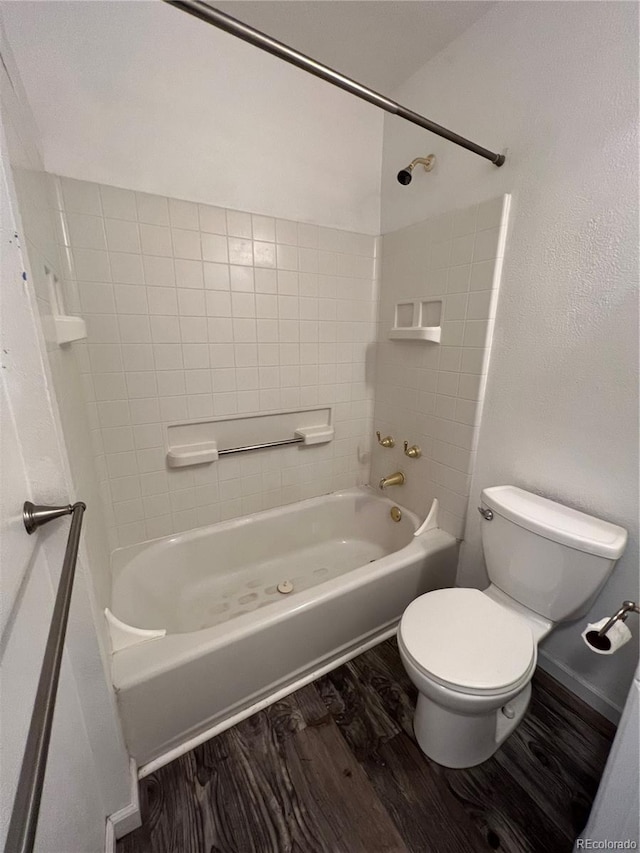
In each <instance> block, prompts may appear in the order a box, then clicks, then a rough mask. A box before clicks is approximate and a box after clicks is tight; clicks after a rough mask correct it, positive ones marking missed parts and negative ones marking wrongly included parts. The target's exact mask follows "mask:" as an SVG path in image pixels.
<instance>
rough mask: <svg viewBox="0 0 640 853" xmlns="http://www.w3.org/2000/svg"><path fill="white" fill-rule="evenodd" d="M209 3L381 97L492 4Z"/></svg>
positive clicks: (436, 0) (455, 0)
mask: <svg viewBox="0 0 640 853" xmlns="http://www.w3.org/2000/svg"><path fill="white" fill-rule="evenodd" d="M213 5H214V6H215V7H216V8H218V9H220V10H222V11H223V12H226V13H227V14H229V15H233V16H234V17H236V18H238V19H240V20H241V21H243V22H244V23H246V24H249V25H250V26H253V27H255V28H256V29H259V30H262V31H263V32H265V33H267V35H270V36H273V37H274V38H277V39H279V40H280V41H283V42H284V43H285V44H288V45H290V46H291V47H293V48H296V49H297V50H299V51H300V52H302V53H306V54H308V55H309V56H311V57H313V58H314V59H317V60H319V61H320V62H323V63H324V64H325V65H329V66H330V67H332V68H335V69H336V70H337V71H341V72H342V73H343V74H346V75H347V76H350V77H353V78H355V79H356V80H357V81H358V82H360V83H364V84H365V85H368V86H370V87H371V88H373V89H378V90H379V91H381V92H382V93H383V94H385V93H388V92H391V91H393V90H394V89H395V88H396V86H398V85H399V84H400V83H402V82H403V81H404V80H406V79H407V78H408V77H410V76H411V75H412V74H414V73H415V72H416V71H417V70H418V69H419V68H420V67H421V66H422V65H424V64H425V62H428V60H429V59H431V57H432V56H435V54H436V53H438V52H439V51H441V50H442V49H443V48H444V47H446V45H448V44H449V43H450V42H451V41H453V40H454V39H455V38H457V36H459V35H460V34H461V33H463V32H464V31H465V30H466V29H468V28H469V27H470V26H471V25H472V24H473V23H474V22H475V21H477V20H478V18H480V17H482V15H484V14H485V13H486V12H488V11H489V9H490V8H491V7H492V6H494V5H495V4H494V3H492V2H488V0H227V2H216V0H213ZM203 26H204V25H203Z"/></svg>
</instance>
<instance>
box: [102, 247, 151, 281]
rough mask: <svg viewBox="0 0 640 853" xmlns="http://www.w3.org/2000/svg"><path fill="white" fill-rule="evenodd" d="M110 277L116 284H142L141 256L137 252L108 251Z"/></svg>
mask: <svg viewBox="0 0 640 853" xmlns="http://www.w3.org/2000/svg"><path fill="white" fill-rule="evenodd" d="M109 263H110V265H111V277H112V279H113V281H114V282H117V283H118V284H144V270H143V266H142V257H141V255H139V254H130V253H123V252H109Z"/></svg>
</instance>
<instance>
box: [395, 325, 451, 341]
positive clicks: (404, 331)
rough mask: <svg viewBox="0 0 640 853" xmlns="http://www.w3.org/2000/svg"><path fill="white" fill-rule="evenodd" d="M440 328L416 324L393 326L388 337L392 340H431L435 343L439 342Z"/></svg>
mask: <svg viewBox="0 0 640 853" xmlns="http://www.w3.org/2000/svg"><path fill="white" fill-rule="evenodd" d="M441 333H442V328H441V327H440V326H416V327H415V328H414V327H409V328H400V329H398V328H396V327H394V328H393V329H391V331H390V332H389V337H390V338H391V339H392V340H404V341H433V342H434V343H436V344H439V343H440V335H441Z"/></svg>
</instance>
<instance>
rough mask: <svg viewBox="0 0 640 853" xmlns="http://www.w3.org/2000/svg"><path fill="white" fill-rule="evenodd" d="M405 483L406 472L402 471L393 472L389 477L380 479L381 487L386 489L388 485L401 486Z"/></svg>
mask: <svg viewBox="0 0 640 853" xmlns="http://www.w3.org/2000/svg"><path fill="white" fill-rule="evenodd" d="M403 483H404V474H403V473H402V471H396V473H395V474H391V476H389V477H383V478H382V479H381V480H380V488H381V489H386V488H387V486H401V485H402V484H403Z"/></svg>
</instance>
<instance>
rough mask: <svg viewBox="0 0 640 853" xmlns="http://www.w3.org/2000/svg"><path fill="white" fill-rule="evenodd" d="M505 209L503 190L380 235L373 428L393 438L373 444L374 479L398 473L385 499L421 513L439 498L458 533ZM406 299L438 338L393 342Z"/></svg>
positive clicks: (442, 517) (446, 523)
mask: <svg viewBox="0 0 640 853" xmlns="http://www.w3.org/2000/svg"><path fill="white" fill-rule="evenodd" d="M508 211H509V198H508V196H499V197H498V198H495V199H491V200H489V201H486V202H484V203H483V204H480V205H475V204H474V205H471V206H470V207H465V208H462V209H461V210H457V211H443V212H442V213H440V214H439V215H438V216H435V217H431V218H430V219H427V220H424V221H423V222H419V223H417V224H416V225H412V226H409V227H407V228H401V229H400V230H399V231H394V232H392V233H391V234H386V235H385V236H384V238H383V240H382V278H381V282H380V312H379V323H378V340H377V343H376V372H375V394H374V399H375V410H374V429H375V430H379V431H380V432H381V433H382V434H383V435H387V434H390V435H392V436H393V437H394V439H395V442H396V444H395V447H394V448H385V447H382V446H381V445H379V444H375V443H374V445H373V455H372V464H371V483H372V485H374V486H376V485H377V484H378V483H379V481H380V478H381V477H383V476H388V475H389V474H391V473H392V472H393V471H396V470H400V471H402V472H403V473H404V474H405V477H406V480H405V482H404V483H403V485H402V488H400V489H398V488H390V489H389V491H388V495H389V497H390V498H392V499H393V498H395V497H396V496H397V500H398V502H399V503H402V504H403V505H404V506H407V507H409V508H410V509H412V510H413V511H414V512H416V513H417V514H418V516H419V517H420V518H426V516H427V513H428V512H429V509H430V507H431V503H432V501H433V499H434V498H437V499H438V502H439V512H438V523H439V525H440V527H442V528H443V529H444V530H446V531H447V532H448V533H451V534H452V535H453V536H455V537H457V538H459V539H460V538H462V535H463V532H464V523H465V516H466V510H467V502H468V498H469V488H470V485H471V473H472V471H473V468H474V465H475V458H476V447H477V441H478V428H479V424H480V419H481V415H482V403H483V399H484V389H485V385H486V379H487V372H488V370H489V355H490V351H491V339H492V335H493V321H494V317H495V312H496V305H497V297H498V288H499V286H500V271H501V268H502V258H503V254H504V249H505V239H506V230H507V220H508ZM408 299H412V300H416V299H419V300H421V301H423V308H422V313H423V314H426V315H427V319H424V320H423V322H424V324H425V325H426V324H427V323H428V322H439V325H440V331H441V339H440V343H432V342H428V341H416V340H393V339H390V338H389V334H390V332H391V329H392V327H393V325H394V322H395V318H396V304H397V303H399V302H400V303H401V302H402V301H403V300H408ZM425 303H426V307H425ZM411 307H413V306H411ZM434 312H435V313H434ZM430 314H431V320H429V319H428V317H429V315H430ZM438 314H440V317H439V321H438ZM413 321H414V322H417V318H416V317H415V316H414V317H413ZM406 322H409V323H410V322H411V317H409V318H407V320H406ZM405 441H407V442H408V443H409V445H414V444H417V445H418V446H419V447H420V449H421V451H422V455H421V456H420V458H418V459H411V458H410V457H407V456H405V454H404V442H405Z"/></svg>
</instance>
